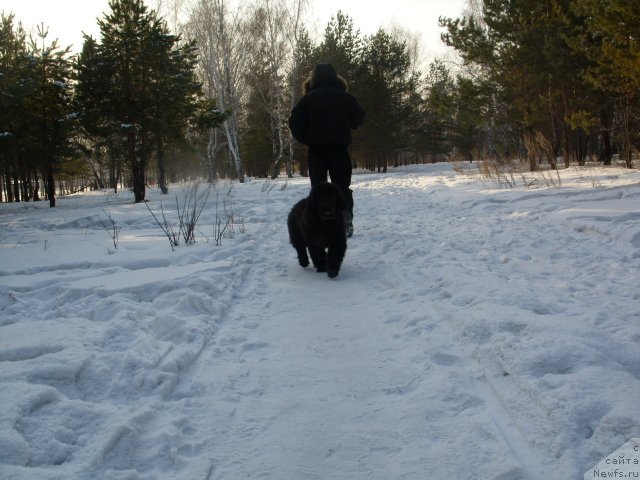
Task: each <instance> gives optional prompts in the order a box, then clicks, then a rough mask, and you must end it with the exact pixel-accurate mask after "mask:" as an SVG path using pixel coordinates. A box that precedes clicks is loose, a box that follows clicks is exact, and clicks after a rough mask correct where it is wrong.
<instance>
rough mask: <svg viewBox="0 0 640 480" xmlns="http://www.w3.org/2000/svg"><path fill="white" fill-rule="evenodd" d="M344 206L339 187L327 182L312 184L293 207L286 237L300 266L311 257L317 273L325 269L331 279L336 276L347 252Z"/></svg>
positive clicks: (304, 264)
mask: <svg viewBox="0 0 640 480" xmlns="http://www.w3.org/2000/svg"><path fill="white" fill-rule="evenodd" d="M344 208H345V201H344V197H343V195H342V192H341V191H340V188H339V187H338V186H337V185H335V184H333V183H328V182H322V183H318V184H317V185H315V186H314V187H313V188H312V189H311V192H310V193H309V196H308V197H307V198H303V199H302V200H300V201H299V202H298V203H296V204H295V205H294V206H293V208H292V209H291V212H289V217H288V218H287V226H288V227H289V240H290V241H291V245H293V248H295V249H296V252H297V253H298V263H299V264H300V265H301V266H302V267H305V268H306V267H307V266H308V265H309V256H311V261H312V262H313V266H314V267H315V268H316V270H317V271H318V272H327V274H328V275H329V277H331V278H335V277H337V276H338V272H339V271H340V266H341V265H342V260H343V259H344V254H345V252H346V251H347V236H346V233H345V227H344V217H343V212H344ZM307 250H309V256H307Z"/></svg>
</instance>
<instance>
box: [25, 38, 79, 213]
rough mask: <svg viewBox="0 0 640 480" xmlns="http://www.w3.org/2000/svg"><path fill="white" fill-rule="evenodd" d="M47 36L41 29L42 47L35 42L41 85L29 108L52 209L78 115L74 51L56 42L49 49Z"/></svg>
mask: <svg viewBox="0 0 640 480" xmlns="http://www.w3.org/2000/svg"><path fill="white" fill-rule="evenodd" d="M47 36H48V30H47V29H45V28H44V26H40V27H39V28H38V38H39V43H40V44H39V45H38V41H37V40H33V39H32V42H31V50H32V56H33V59H34V65H33V66H34V74H35V79H36V82H37V83H36V88H35V91H34V93H33V95H31V96H30V97H29V100H28V102H27V108H28V109H29V111H30V112H31V114H32V121H33V128H34V138H35V145H34V146H35V154H36V161H37V164H38V168H39V169H40V171H41V172H43V175H44V177H45V179H46V187H47V197H48V199H49V205H50V206H51V207H55V205H56V201H55V193H56V186H55V174H56V171H57V170H58V168H59V167H60V164H61V162H62V160H63V159H64V157H65V156H68V155H69V154H70V153H71V151H72V145H71V136H72V132H73V130H74V128H75V123H76V122H75V118H76V114H75V112H74V111H73V103H72V98H73V97H72V88H71V77H72V75H71V73H72V72H71V69H72V63H71V60H70V59H69V53H70V48H69V47H67V48H66V49H60V48H59V47H58V45H57V42H56V41H54V42H52V43H51V44H49V45H47V43H46V38H47Z"/></svg>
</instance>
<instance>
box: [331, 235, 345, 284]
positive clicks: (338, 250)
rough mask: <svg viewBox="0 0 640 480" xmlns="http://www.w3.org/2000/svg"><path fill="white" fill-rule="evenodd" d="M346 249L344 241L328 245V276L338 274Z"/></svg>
mask: <svg viewBox="0 0 640 480" xmlns="http://www.w3.org/2000/svg"><path fill="white" fill-rule="evenodd" d="M346 251H347V244H346V243H340V244H337V245H331V246H330V247H329V253H328V255H327V274H328V275H329V278H336V277H337V276H338V272H339V271H340V266H341V265H342V260H344V255H345V253H346Z"/></svg>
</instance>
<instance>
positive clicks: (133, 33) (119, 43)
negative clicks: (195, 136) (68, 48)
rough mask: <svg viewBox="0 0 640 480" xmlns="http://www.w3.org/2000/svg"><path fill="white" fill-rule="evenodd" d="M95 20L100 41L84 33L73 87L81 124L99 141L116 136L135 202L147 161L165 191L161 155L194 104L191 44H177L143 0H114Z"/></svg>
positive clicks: (179, 131)
mask: <svg viewBox="0 0 640 480" xmlns="http://www.w3.org/2000/svg"><path fill="white" fill-rule="evenodd" d="M109 7H110V9H111V11H110V12H109V13H108V14H106V15H105V16H104V18H102V19H101V20H99V22H98V23H99V26H100V35H101V43H96V44H95V45H94V42H93V40H92V39H90V38H86V37H85V45H84V48H83V53H82V55H81V60H80V63H79V65H78V70H79V72H78V90H79V97H80V100H81V101H82V106H83V113H84V115H85V119H84V123H85V127H87V125H88V124H90V123H91V122H94V125H93V126H89V127H88V128H89V131H92V132H94V133H96V134H99V135H101V136H102V138H103V139H105V140H106V139H109V140H113V139H117V140H118V143H119V148H118V149H116V150H115V151H116V152H118V151H121V150H124V151H125V152H126V155H125V159H126V164H127V166H128V167H129V170H130V175H131V179H130V181H131V184H132V186H133V192H134V197H135V201H136V202H141V201H143V200H144V197H145V186H146V175H147V167H148V162H149V159H150V157H151V155H152V154H153V153H155V154H156V159H157V161H158V180H159V183H160V187H161V188H162V190H163V192H166V175H165V164H164V152H165V149H166V148H167V145H168V144H170V143H171V142H175V141H177V139H178V138H181V137H183V136H184V131H185V128H186V126H187V124H188V121H189V119H190V117H191V116H192V115H194V112H195V109H196V95H197V93H198V91H199V85H198V84H197V83H196V82H195V79H194V73H193V72H194V68H195V47H194V44H193V43H187V44H184V45H179V43H180V38H179V37H177V36H174V35H171V34H170V33H169V32H168V29H167V27H166V24H165V23H164V22H163V21H162V19H160V18H159V17H158V15H157V13H156V12H155V11H148V10H147V8H146V6H145V5H144V2H143V1H142V0H111V1H110V3H109Z"/></svg>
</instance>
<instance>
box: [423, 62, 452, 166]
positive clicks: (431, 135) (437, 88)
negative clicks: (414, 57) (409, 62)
mask: <svg viewBox="0 0 640 480" xmlns="http://www.w3.org/2000/svg"><path fill="white" fill-rule="evenodd" d="M425 87H426V94H425V99H424V107H423V115H424V117H423V122H424V127H423V128H424V129H423V147H424V149H425V150H426V151H427V152H430V153H431V156H432V161H434V162H436V161H438V160H439V159H440V158H441V156H442V155H444V154H447V153H451V148H452V139H451V130H452V128H453V118H452V116H453V113H454V109H455V102H454V81H453V78H452V77H451V74H450V72H449V70H448V69H447V67H446V66H445V64H444V63H443V62H442V61H440V60H435V61H433V62H432V63H431V65H429V73H428V74H427V76H426V79H425Z"/></svg>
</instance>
